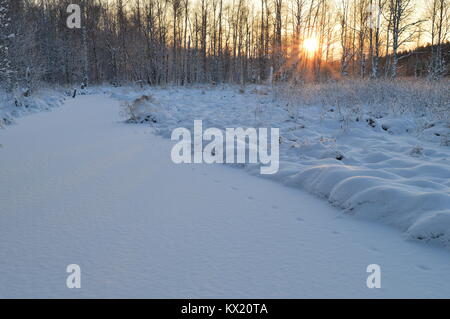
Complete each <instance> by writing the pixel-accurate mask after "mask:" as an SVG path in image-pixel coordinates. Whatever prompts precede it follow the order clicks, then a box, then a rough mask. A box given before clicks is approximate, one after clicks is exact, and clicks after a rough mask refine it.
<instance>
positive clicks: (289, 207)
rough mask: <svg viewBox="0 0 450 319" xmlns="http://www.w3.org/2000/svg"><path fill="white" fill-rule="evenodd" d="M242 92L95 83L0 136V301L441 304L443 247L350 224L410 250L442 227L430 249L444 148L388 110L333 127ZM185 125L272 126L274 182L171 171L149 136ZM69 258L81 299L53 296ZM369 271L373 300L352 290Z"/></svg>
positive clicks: (200, 169)
mask: <svg viewBox="0 0 450 319" xmlns="http://www.w3.org/2000/svg"><path fill="white" fill-rule="evenodd" d="M255 89H256V88H248V89H247V90H246V92H245V93H240V92H239V88H237V87H215V88H211V87H197V88H189V89H178V88H167V89H156V88H155V89H150V90H148V91H147V92H143V91H140V90H138V89H132V88H114V89H111V88H98V89H94V90H92V92H91V93H92V94H91V95H86V96H78V97H76V98H75V99H72V98H70V99H68V100H67V101H66V102H65V104H64V106H63V107H60V108H55V109H54V110H52V111H51V112H41V113H38V114H33V115H30V116H26V117H24V118H21V119H18V120H17V121H16V122H17V124H16V125H11V126H9V127H8V128H7V129H5V130H2V131H0V143H1V144H2V145H3V146H2V147H1V148H0V167H1V168H2V169H1V170H0V181H1V182H0V202H1V203H2V204H1V207H0V297H7V298H10V297H27V298H33V297H34V298H35V297H40V298H43V297H62V298H79V297H119V298H129V297H145V298H201V297H204V298H212V297H216V298H280V297H285V298H301V297H322V298H323V297H326V298H328V297H337V298H344V297H354V298H394V297H411V298H420V297H425V298H429V297H436V298H446V297H448V296H450V285H448V284H446V283H448V282H450V255H449V254H448V251H446V250H445V249H442V247H440V248H437V247H432V246H429V245H428V246H427V245H423V244H421V243H419V242H417V241H415V240H405V238H403V237H402V236H401V235H400V233H399V232H398V231H397V230H396V229H394V228H392V227H386V226H385V225H382V224H381V223H373V222H372V221H369V220H366V219H371V220H379V221H381V222H384V223H389V224H392V225H394V226H397V227H399V228H400V229H402V230H403V231H404V232H405V234H407V237H408V238H414V239H417V237H418V236H423V240H426V241H433V240H432V239H433V238H432V237H431V234H435V233H437V234H440V233H441V232H443V234H444V235H443V236H438V238H434V239H437V240H434V241H433V242H439V243H440V244H444V245H445V244H446V240H447V238H448V237H446V236H448V232H447V233H446V232H445V231H448V229H449V223H448V220H446V218H447V216H448V214H449V211H448V209H449V207H450V205H449V193H448V189H449V182H448V181H449V179H448V176H449V175H448V174H449V170H450V168H449V164H448V162H446V161H447V159H448V158H449V157H448V154H449V151H448V147H447V146H445V145H441V142H440V141H434V140H428V139H427V138H426V136H427V134H428V133H427V132H426V131H422V132H420V131H419V129H418V126H415V125H419V124H417V123H416V122H415V121H414V120H413V119H404V118H402V117H397V118H395V117H394V116H393V115H392V116H386V117H385V118H382V119H377V125H376V126H375V127H371V126H370V125H368V123H367V122H366V121H359V122H356V121H355V122H353V121H348V122H346V123H345V126H344V127H342V123H341V121H339V120H338V118H337V117H338V116H339V115H338V112H335V111H333V112H331V111H329V110H326V109H322V108H319V107H314V106H309V107H305V108H301V109H298V112H299V113H298V114H297V115H295V116H294V118H292V116H291V113H292V109H291V110H290V109H289V108H288V107H286V103H287V102H286V101H284V100H283V99H282V98H281V97H280V96H276V95H274V94H275V93H276V92H273V91H270V90H269V89H267V88H257V90H255ZM143 93H150V94H152V96H153V97H154V101H155V102H154V103H153V104H151V105H149V109H150V113H146V114H147V116H151V119H152V120H150V122H151V124H150V123H148V122H145V120H144V122H145V124H128V123H125V121H124V120H126V119H127V116H128V115H127V114H125V113H124V108H123V106H122V107H121V106H120V103H119V101H131V100H132V99H134V98H136V97H139V96H140V95H142V94H143ZM146 110H147V109H146ZM182 114H184V116H182ZM318 115H320V117H318ZM149 119H150V118H149ZM194 119H203V123H204V126H205V127H207V126H214V127H219V128H225V127H228V126H237V125H242V126H256V127H261V126H277V125H278V126H279V127H280V128H281V132H282V141H281V142H282V143H281V145H280V147H281V148H280V150H281V159H282V161H283V163H282V166H281V170H280V172H279V173H278V174H277V175H275V176H272V179H273V180H267V179H264V178H261V177H260V175H259V170H256V167H246V170H248V171H249V172H250V173H251V174H247V173H246V172H245V171H244V170H243V169H233V168H230V167H227V166H226V165H175V164H174V163H173V162H172V161H171V158H170V149H171V147H172V145H173V142H171V141H170V140H168V139H167V138H163V137H169V136H170V133H171V130H172V128H175V127H180V126H182V127H190V126H192V122H193V120H194ZM154 121H156V123H155V122H154ZM384 121H386V123H394V122H395V121H397V122H399V123H400V124H402V125H405V127H407V128H409V129H410V130H409V132H406V131H405V132H402V131H400V132H398V131H392V130H393V129H394V127H395V128H399V127H400V125H398V124H397V125H395V126H392V127H393V129H392V130H391V132H389V129H388V130H387V131H386V130H384V129H383V128H381V125H383V123H384ZM408 123H409V124H408ZM407 125H411V126H407ZM433 128H434V129H436V130H437V129H439V130H443V129H445V127H444V126H443V125H441V124H439V123H437V124H436V125H435V126H434V127H433ZM433 128H430V129H433ZM155 133H157V134H159V135H161V136H162V137H161V136H157V135H155ZM419 135H420V136H421V137H418V136H419ZM429 135H431V133H430V134H429ZM418 146H420V147H421V148H422V151H421V152H419V153H417V152H411V150H412V149H414V148H417V147H418ZM337 154H341V155H342V158H341V160H337V159H336V157H337V156H336V155H337ZM446 174H447V175H446ZM252 175H258V176H252ZM280 182H281V183H280ZM282 184H286V185H288V186H294V187H286V186H285V185H282ZM296 188H300V189H296ZM305 190H307V191H308V192H310V193H312V194H314V195H320V196H321V197H325V198H327V199H328V200H329V201H330V202H331V203H332V204H333V205H334V206H338V207H339V208H336V207H333V206H332V205H329V203H327V202H326V201H325V200H323V199H321V198H318V197H317V196H313V195H311V194H308V193H307V192H305ZM340 208H345V210H342V209H340ZM352 215H356V216H361V217H365V218H354V216H352ZM441 246H442V245H441ZM72 263H76V264H79V265H80V267H81V270H82V288H81V289H68V288H67V287H66V276H67V273H66V272H65V270H66V266H67V265H68V264H72ZM370 264H378V265H380V266H381V270H382V288H381V289H368V288H367V286H366V278H367V276H368V273H367V272H366V268H367V266H368V265H370Z"/></svg>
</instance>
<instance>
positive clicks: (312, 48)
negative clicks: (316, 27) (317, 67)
mask: <svg viewBox="0 0 450 319" xmlns="http://www.w3.org/2000/svg"><path fill="white" fill-rule="evenodd" d="M303 49H304V50H305V51H306V52H307V53H308V54H309V55H314V53H316V51H317V49H319V41H318V40H317V39H316V38H308V39H305V40H304V41H303Z"/></svg>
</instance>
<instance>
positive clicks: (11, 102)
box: [0, 89, 65, 127]
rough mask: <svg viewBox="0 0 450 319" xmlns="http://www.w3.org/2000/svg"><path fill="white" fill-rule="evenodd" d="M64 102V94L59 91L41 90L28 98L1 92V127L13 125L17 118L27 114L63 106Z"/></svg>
mask: <svg viewBox="0 0 450 319" xmlns="http://www.w3.org/2000/svg"><path fill="white" fill-rule="evenodd" d="M64 100H65V94H64V92H63V91H62V90H57V89H40V90H37V91H35V92H33V94H31V95H28V96H24V95H23V94H17V95H16V96H13V95H12V94H7V93H5V92H0V127H3V126H7V125H10V124H13V123H15V119H16V118H18V117H21V116H24V115H26V114H30V113H36V112H41V111H48V110H50V109H51V108H53V107H58V106H61V105H62V104H63V102H64Z"/></svg>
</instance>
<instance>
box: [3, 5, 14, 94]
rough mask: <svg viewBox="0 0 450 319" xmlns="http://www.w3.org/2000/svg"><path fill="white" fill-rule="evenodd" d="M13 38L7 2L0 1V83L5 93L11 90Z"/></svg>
mask: <svg viewBox="0 0 450 319" xmlns="http://www.w3.org/2000/svg"><path fill="white" fill-rule="evenodd" d="M14 36H15V35H14V33H11V17H10V15H9V1H8V0H0V81H1V82H0V83H1V86H3V87H4V89H6V90H7V91H11V90H12V88H13V77H14V71H13V68H12V65H11V59H10V53H9V49H10V44H11V41H12V39H13V38H14Z"/></svg>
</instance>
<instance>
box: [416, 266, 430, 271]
mask: <svg viewBox="0 0 450 319" xmlns="http://www.w3.org/2000/svg"><path fill="white" fill-rule="evenodd" d="M417 267H418V268H420V269H422V270H431V268H430V267H428V266H425V265H417Z"/></svg>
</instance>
